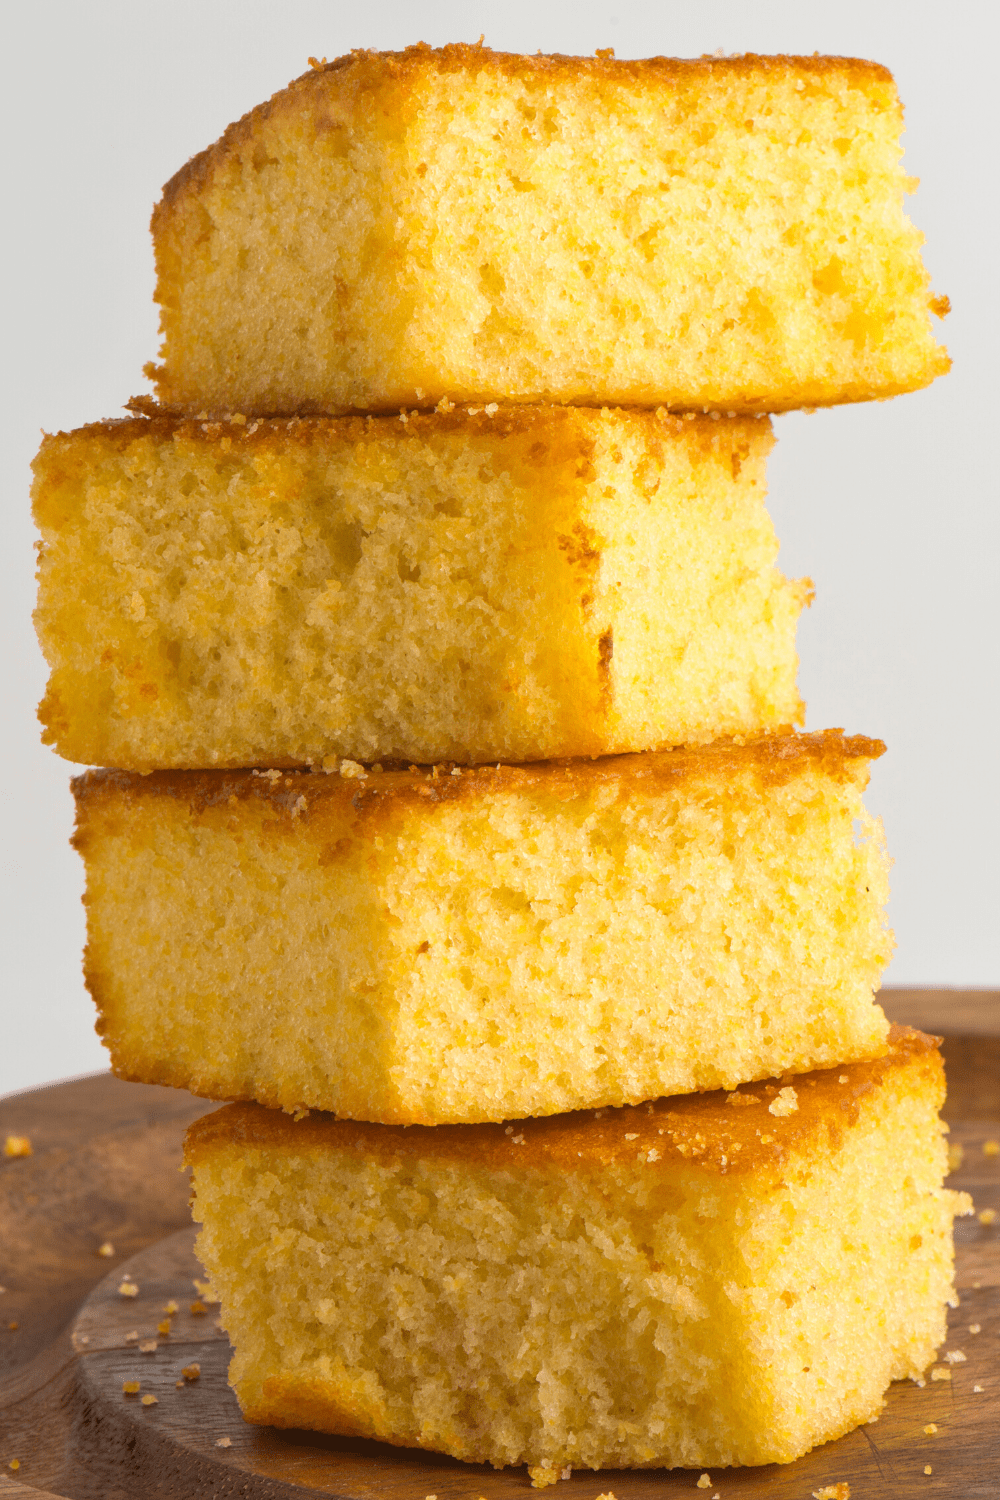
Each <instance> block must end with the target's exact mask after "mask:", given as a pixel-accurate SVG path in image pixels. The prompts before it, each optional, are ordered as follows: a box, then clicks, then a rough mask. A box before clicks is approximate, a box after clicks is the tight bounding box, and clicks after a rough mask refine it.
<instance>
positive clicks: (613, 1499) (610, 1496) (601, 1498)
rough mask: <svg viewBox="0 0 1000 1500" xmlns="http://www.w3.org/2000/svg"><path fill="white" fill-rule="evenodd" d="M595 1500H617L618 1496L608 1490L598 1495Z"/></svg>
mask: <svg viewBox="0 0 1000 1500" xmlns="http://www.w3.org/2000/svg"><path fill="white" fill-rule="evenodd" d="M597 1500H618V1496H617V1495H616V1494H615V1493H614V1491H613V1490H608V1491H607V1492H606V1493H605V1494H603V1495H598V1497H597Z"/></svg>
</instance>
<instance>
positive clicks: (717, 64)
mask: <svg viewBox="0 0 1000 1500" xmlns="http://www.w3.org/2000/svg"><path fill="white" fill-rule="evenodd" d="M901 125H902V114H901V110H900V106H899V102H898V99H897V96H896V91H895V86H894V84H893V82H892V79H891V77H890V75H889V74H888V73H887V72H886V71H885V70H884V69H882V68H879V67H877V66H875V65H874V64H868V63H858V62H852V61H850V60H844V59H827V58H815V59H814V58H753V57H746V58H733V59H717V60H716V59H703V60H700V61H696V62H677V61H673V60H669V59H654V60H651V61H650V62H647V63H625V62H614V61H612V60H610V59H596V58H594V59H582V58H574V59H566V58H545V57H538V58H518V57H505V56H504V55H502V54H492V53H490V52H489V50H488V49H485V48H482V49H480V48H469V47H449V48H445V49H443V51H441V52H432V51H431V50H430V49H427V48H411V49H409V50H408V51H407V52H406V53H404V54H395V55H390V56H388V57H386V56H381V57H380V56H379V55H378V54H374V53H356V54H353V55H352V57H350V58H342V59H340V60H339V61H338V62H336V63H334V64H332V65H331V66H330V67H329V68H327V69H325V70H320V71H318V72H314V73H311V74H309V75H307V76H306V77H304V78H302V79H299V80H297V81H296V82H294V83H293V84H291V85H290V86H289V88H288V89H287V90H285V91H284V92H283V93H281V94H278V95H276V96H275V97H274V98H273V99H272V100H271V101H270V103H269V104H267V105H264V106H261V107H260V108H259V109H257V110H255V111H253V113H251V114H250V115H248V116H247V117H246V118H245V119H244V120H242V121H240V122H239V123H238V124H236V125H235V126H232V127H230V130H229V131H228V132H227V133H226V135H225V136H224V137H223V139H222V141H221V142H219V143H218V144H217V145H216V146H214V147H212V148H210V150H208V151H207V152H205V153H203V155H202V156H201V157H199V158H196V159H195V161H194V162H192V163H190V164H189V166H188V167H186V168H185V169H184V170H183V171H182V172H181V173H179V174H178V176H177V178H176V179H175V180H174V181H173V182H172V183H169V184H168V185H167V188H166V190H165V196H164V199H163V202H162V203H161V204H160V205H159V206H158V208H157V210H156V212H155V214H154V218H153V233H154V241H155V245H156V253H157V269H158V287H157V300H158V301H159V303H160V306H161V325H162V330H163V335H164V340H163V348H162V357H163V363H162V366H161V367H160V368H159V369H158V370H156V371H154V372H153V373H154V375H155V378H156V380H157V384H158V391H159V397H160V399H161V400H162V401H164V402H165V403H167V404H168V405H171V406H174V407H176V408H178V409H181V410H184V411H187V412H189V413H192V414H195V413H198V412H200V411H201V410H202V409H203V408H207V409H208V410H210V411H211V412H214V413H225V412H230V411H238V412H242V413H246V414H254V413H256V414H275V413H288V412H298V411H302V410H319V411H336V410H343V409H348V408H352V407H353V408H357V409H362V410H386V409H395V408H397V407H398V406H399V405H400V404H402V403H405V404H408V405H412V404H424V405H431V406H433V405H435V404H436V403H437V401H438V400H439V399H440V398H441V397H442V396H450V397H451V398H452V399H454V400H467V399H468V400H471V399H483V400H499V401H504V400H507V401H526V400H527V401H538V400H546V401H547V400H551V401H556V402H581V403H584V404H586V403H590V404H594V403H597V404H599V403H601V402H605V401H607V402H613V403H619V402H622V403H627V404H633V403H634V404H639V405H641V404H648V405H656V404H658V403H661V402H663V403H665V404H668V405H671V406H674V407H677V408H679V409H680V408H685V407H690V408H697V409H699V410H700V409H702V408H703V407H704V408H705V409H708V408H710V407H715V408H718V409H721V410H723V411H725V410H727V409H735V410H738V411H747V410H781V409H783V408H785V407H789V406H802V405H817V404H822V403H828V402H834V401H845V400H864V399H869V398H871V397H874V396H880V397H881V396H889V395H892V394H894V393H896V392H899V391H904V390H909V389H913V388H915V387H917V386H921V385H925V384H927V383H928V382H929V381H930V380H931V379H933V378H934V376H935V375H938V374H941V373H943V372H944V371H945V370H946V369H947V368H948V360H947V356H946V355H945V353H944V351H943V350H942V349H941V348H940V347H939V346H938V345H937V344H936V342H935V340H934V338H933V335H932V333H931V329H930V318H929V306H930V295H929V285H928V276H927V273H926V272H925V270H924V268H923V265H922V263H921V259H920V248H919V247H920V244H921V242H922V236H921V235H920V234H919V233H918V232H917V230H915V229H914V227H913V226H912V224H910V222H909V220H908V219H907V218H906V216H905V214H904V212H903V197H904V194H905V193H906V192H907V191H910V190H912V187H913V186H914V184H913V183H912V182H911V180H910V179H908V178H907V177H906V176H905V174H904V173H903V171H902V169H901V166H900V160H899V158H900V147H899V134H900V130H901ZM303 204H308V206H309V210H308V213H305V212H303V207H302V206H303ZM938 305H941V306H943V305H944V303H943V301H942V302H940V303H935V306H938Z"/></svg>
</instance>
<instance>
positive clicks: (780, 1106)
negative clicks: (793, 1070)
mask: <svg viewBox="0 0 1000 1500" xmlns="http://www.w3.org/2000/svg"><path fill="white" fill-rule="evenodd" d="M798 1107H799V1096H798V1094H797V1093H796V1092H795V1090H794V1089H793V1088H784V1089H779V1090H778V1097H777V1098H776V1099H773V1100H772V1101H771V1103H770V1104H769V1105H768V1106H767V1111H768V1114H771V1115H791V1114H794V1113H795V1111H796V1110H797V1109H798Z"/></svg>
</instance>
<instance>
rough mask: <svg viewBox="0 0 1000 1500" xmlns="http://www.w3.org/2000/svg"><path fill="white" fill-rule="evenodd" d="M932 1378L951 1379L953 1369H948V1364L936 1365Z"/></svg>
mask: <svg viewBox="0 0 1000 1500" xmlns="http://www.w3.org/2000/svg"><path fill="white" fill-rule="evenodd" d="M931 1379H932V1380H950V1379H951V1371H950V1370H949V1369H948V1366H947V1365H935V1366H934V1368H933V1370H932V1371H931Z"/></svg>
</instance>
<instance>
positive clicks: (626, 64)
mask: <svg viewBox="0 0 1000 1500" xmlns="http://www.w3.org/2000/svg"><path fill="white" fill-rule="evenodd" d="M427 71H433V72H437V73H460V72H468V73H481V72H490V73H492V74H493V75H494V76H495V77H503V78H510V79H514V78H516V79H544V80H545V81H547V82H558V81H559V80H573V79H578V78H580V77H581V76H585V75H590V76H592V77H595V78H598V79H600V80H602V81H604V82H607V83H639V84H642V85H644V86H645V87H647V88H650V89H653V88H657V87H659V88H671V87H676V86H677V85H690V84H692V83H696V82H701V81H705V82H708V81H712V80H716V79H719V78H720V77H721V78H726V77H733V76H736V77H741V76H742V77H749V76H751V75H753V74H775V73H788V72H795V73H799V74H801V75H802V76H803V77H805V78H816V77H825V76H828V75H830V74H836V73H840V74H843V75H844V76H845V77H846V78H847V79H849V80H850V82H851V83H852V84H854V85H855V86H861V87H864V86H868V87H870V86H872V85H873V84H878V85H881V86H883V87H886V86H888V87H889V88H893V78H892V74H891V73H890V72H889V70H888V69H887V68H885V67H883V66H882V65H881V64H880V63H874V62H867V61H865V60H863V59H861V58H853V57H818V56H814V57H797V56H792V55H785V54H778V55H775V56H761V55H759V54H757V53H752V52H747V53H743V54H742V55H739V56H734V57H707V56H706V57H697V58H677V57H648V58H639V59H632V58H621V59H618V58H616V57H615V56H614V49H613V48H607V49H606V50H605V49H601V51H600V52H598V54H597V55H596V56H594V57H567V56H563V55H562V54H558V53H556V54H550V55H547V56H543V55H541V54H536V55H534V56H532V55H526V54H521V53H516V52H492V51H491V50H490V48H489V47H482V46H469V45H467V44H465V43H453V44H451V45H449V46H446V47H441V48H433V47H430V46H428V45H427V43H426V42H419V43H417V44H416V46H413V47H407V48H406V49H405V50H404V51H402V52H372V51H368V50H364V49H358V50H356V51H354V52H351V53H348V54H347V55H345V56H344V57H338V58H335V59H334V60H333V62H329V63H324V64H321V65H320V66H318V67H314V68H311V69H310V71H309V72H308V73H303V74H302V75H301V76H300V77H298V78H295V79H293V80H292V82H291V83H290V84H289V85H288V86H287V88H284V89H281V90H279V91H278V92H277V93H276V94H272V96H271V98H270V99H268V100H266V101H265V102H264V103H263V104H258V105H257V106H256V108H254V109H252V110H250V111H249V113H247V114H245V115H244V116H243V117H242V118H241V119H239V120H236V121H235V122H234V123H233V124H232V125H230V126H229V127H228V128H227V129H226V130H225V131H224V133H223V134H222V136H220V138H219V140H218V141H216V142H215V143H214V145H212V146H209V147H208V148H207V149H206V150H204V151H202V152H200V153H199V154H198V155H197V156H194V157H192V158H191V160H190V161H189V162H187V163H186V164H185V165H184V166H183V167H181V169H180V171H179V172H176V173H175V174H174V176H173V177H171V179H170V181H169V182H167V183H166V184H165V185H164V188H163V198H162V200H161V201H160V203H158V204H157V205H156V207H155V208H154V210H153V220H152V228H153V233H154V235H155V234H156V233H157V230H158V226H159V220H160V219H161V218H164V217H166V216H167V215H168V214H169V213H170V211H171V210H172V209H173V208H174V206H175V205H176V204H177V202H178V201H179V200H180V199H181V198H183V197H184V196H185V195H186V194H187V193H190V192H194V193H197V192H201V191H202V190H203V189H204V188H205V187H206V186H207V185H208V184H209V182H210V181H211V179H212V177H213V175H214V173H215V171H216V169H217V168H218V167H219V166H220V165H221V164H222V163H223V162H224V161H225V160H226V159H227V157H228V156H229V155H230V154H231V153H232V152H234V151H236V150H238V149H239V147H240V146H241V145H243V144H244V143H245V142H246V141H249V140H250V139H251V138H252V136H253V134H254V131H255V129H256V127H257V126H258V125H260V124H261V123H263V121H264V120H266V119H268V118H269V117H270V116H271V115H274V114H280V113H282V112H284V111H286V110H290V109H294V108H298V106H299V103H300V99H301V95H302V94H303V93H304V92H305V93H308V94H312V95H314V96H315V98H316V100H317V103H322V105H324V106H326V107H329V106H330V105H332V104H334V103H346V102H347V100H348V99H349V98H350V97H351V96H357V95H360V94H368V93H372V92H374V91H375V90H377V89H384V88H386V87H392V88H393V89H394V91H395V92H396V93H397V94H405V92H406V91H407V89H408V88H409V87H410V86H411V85H412V83H413V81H414V79H415V78H416V77H417V76H418V75H419V74H420V73H421V72H427Z"/></svg>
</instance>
